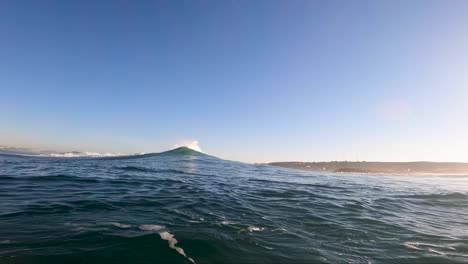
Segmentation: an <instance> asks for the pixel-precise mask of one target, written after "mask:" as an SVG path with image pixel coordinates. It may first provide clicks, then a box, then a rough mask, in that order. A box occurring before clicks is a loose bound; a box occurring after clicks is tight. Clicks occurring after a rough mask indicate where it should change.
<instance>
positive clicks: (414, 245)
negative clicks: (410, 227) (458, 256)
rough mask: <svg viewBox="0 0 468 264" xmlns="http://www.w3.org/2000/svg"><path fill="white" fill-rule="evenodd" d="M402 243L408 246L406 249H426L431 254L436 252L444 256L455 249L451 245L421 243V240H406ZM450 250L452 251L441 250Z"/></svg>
mask: <svg viewBox="0 0 468 264" xmlns="http://www.w3.org/2000/svg"><path fill="white" fill-rule="evenodd" d="M403 245H404V246H405V247H406V248H408V249H413V250H418V251H427V252H430V253H433V254H437V255H440V256H445V255H447V254H453V251H456V249H455V248H454V247H452V246H448V245H435V244H430V243H422V242H411V241H407V242H405V243H403ZM447 250H450V251H452V252H443V251H447Z"/></svg>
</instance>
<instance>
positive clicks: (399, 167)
mask: <svg viewBox="0 0 468 264" xmlns="http://www.w3.org/2000/svg"><path fill="white" fill-rule="evenodd" d="M268 165H271V166H277V167H283V168H289V169H299V170H307V171H326V172H336V173H340V172H342V173H372V174H406V175H407V174H410V175H420V174H465V175H468V163H461V162H366V161H361V162H357V161H331V162H271V163H268Z"/></svg>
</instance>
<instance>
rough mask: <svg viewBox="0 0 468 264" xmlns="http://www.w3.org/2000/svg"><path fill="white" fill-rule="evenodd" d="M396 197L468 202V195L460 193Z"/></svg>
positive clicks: (401, 196)
mask: <svg viewBox="0 0 468 264" xmlns="http://www.w3.org/2000/svg"><path fill="white" fill-rule="evenodd" d="M398 197H400V198H409V199H420V200H467V202H468V194H466V193H460V192H452V193H437V194H415V195H400V196H398Z"/></svg>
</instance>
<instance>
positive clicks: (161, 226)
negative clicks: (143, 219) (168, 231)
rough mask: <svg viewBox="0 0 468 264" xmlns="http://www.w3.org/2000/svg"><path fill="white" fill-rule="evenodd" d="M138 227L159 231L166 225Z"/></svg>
mask: <svg viewBox="0 0 468 264" xmlns="http://www.w3.org/2000/svg"><path fill="white" fill-rule="evenodd" d="M138 228H140V229H141V230H144V231H158V230H161V229H164V228H166V227H165V226H163V225H139V226H138Z"/></svg>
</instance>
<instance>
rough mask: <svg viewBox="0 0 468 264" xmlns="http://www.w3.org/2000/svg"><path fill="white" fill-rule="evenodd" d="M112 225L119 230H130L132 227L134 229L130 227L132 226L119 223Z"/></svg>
mask: <svg viewBox="0 0 468 264" xmlns="http://www.w3.org/2000/svg"><path fill="white" fill-rule="evenodd" d="M110 224H111V225H113V226H115V227H118V228H130V227H132V225H130V224H121V223H117V222H112V223H110Z"/></svg>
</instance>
